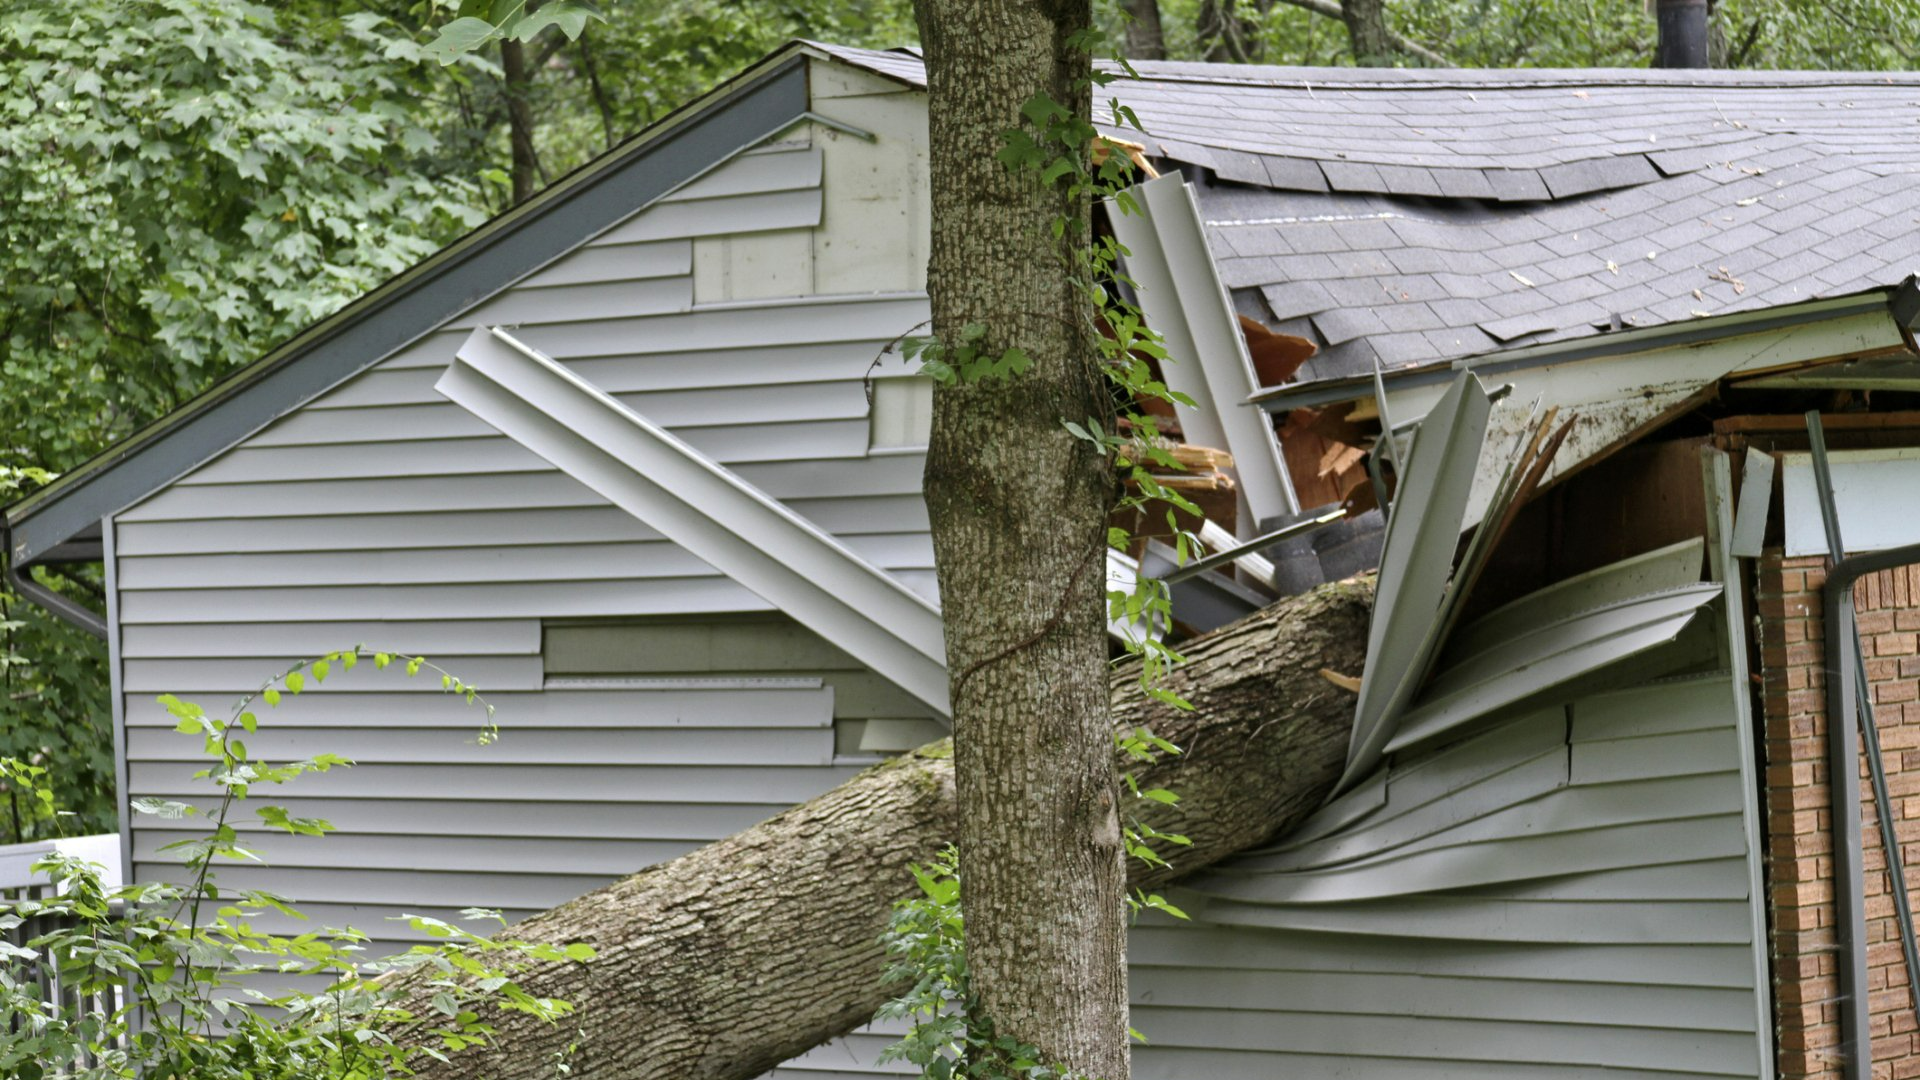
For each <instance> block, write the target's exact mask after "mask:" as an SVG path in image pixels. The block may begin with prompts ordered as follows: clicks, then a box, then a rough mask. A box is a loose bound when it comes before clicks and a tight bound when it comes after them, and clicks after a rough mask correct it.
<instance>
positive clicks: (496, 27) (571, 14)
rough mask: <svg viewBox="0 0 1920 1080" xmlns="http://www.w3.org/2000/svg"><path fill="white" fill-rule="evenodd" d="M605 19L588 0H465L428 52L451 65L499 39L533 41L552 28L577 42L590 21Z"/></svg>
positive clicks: (443, 62) (441, 29)
mask: <svg viewBox="0 0 1920 1080" xmlns="http://www.w3.org/2000/svg"><path fill="white" fill-rule="evenodd" d="M529 8H532V9H533V10H528V9H529ZM604 18H605V16H603V15H601V14H600V9H599V8H596V7H595V6H593V5H592V4H589V3H586V2H585V0H546V2H545V3H529V2H528V0H462V2H461V4H460V8H459V11H458V12H457V13H456V16H455V18H454V19H453V21H451V22H449V23H447V24H446V25H445V26H442V27H441V28H440V33H439V36H437V37H435V38H434V39H433V43H432V44H430V45H428V46H427V55H428V56H431V57H433V58H434V59H435V60H438V61H440V62H441V63H442V64H451V63H453V62H454V61H456V60H458V59H460V58H461V57H462V56H465V55H466V54H468V53H470V52H473V51H475V50H477V49H479V48H482V47H483V46H486V45H489V44H491V43H493V42H495V41H520V42H526V41H532V40H533V39H534V38H536V37H539V36H540V34H541V32H542V31H544V30H548V29H553V30H557V31H559V32H560V33H561V34H564V35H565V36H566V38H567V40H569V41H573V40H576V39H578V38H579V37H580V35H581V34H582V33H584V32H585V31H586V29H587V22H588V20H596V21H598V20H604Z"/></svg>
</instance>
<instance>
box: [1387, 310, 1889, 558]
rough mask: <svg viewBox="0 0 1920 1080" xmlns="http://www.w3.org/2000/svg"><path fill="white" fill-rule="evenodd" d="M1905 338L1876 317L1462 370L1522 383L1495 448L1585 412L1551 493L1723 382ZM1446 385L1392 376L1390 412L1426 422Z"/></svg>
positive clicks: (1399, 419)
mask: <svg viewBox="0 0 1920 1080" xmlns="http://www.w3.org/2000/svg"><path fill="white" fill-rule="evenodd" d="M1903 341H1904V338H1903V337H1902V332H1901V329H1900V326H1899V325H1898V324H1897V323H1896V322H1895V321H1894V319H1893V317H1892V316H1891V315H1890V314H1888V313H1887V312H1886V311H1884V310H1875V311H1868V312H1853V313H1847V314H1842V315H1838V316H1836V317H1834V318H1832V319H1825V320H1822V321H1819V322H1811V323H1805V324H1801V325H1795V326H1786V327H1777V328H1774V329H1769V330H1763V331H1758V332H1754V333H1746V334H1736V336H1730V337H1725V338H1715V339H1712V340H1709V341H1705V342H1699V343H1694V344H1687V345H1673V346H1667V347H1663V348H1656V349H1650V350H1647V351H1645V352H1625V353H1621V354H1619V355H1615V356H1607V357H1596V358H1584V359H1573V360H1567V361H1563V362H1559V363H1548V364H1539V365H1531V366H1526V365H1520V364H1518V363H1516V362H1514V361H1510V360H1507V359H1504V358H1503V355H1502V354H1499V353H1494V354H1491V355H1489V356H1485V357H1481V358H1478V359H1477V360H1474V361H1468V362H1465V363H1461V364H1458V365H1456V366H1457V367H1460V368H1465V369H1466V370H1469V371H1473V372H1474V373H1476V374H1478V375H1479V376H1480V378H1481V379H1482V380H1484V381H1485V382H1486V384H1487V385H1488V386H1489V387H1492V386H1497V385H1499V384H1501V383H1510V384H1512V386H1513V392H1512V393H1511V394H1509V395H1507V397H1506V398H1505V399H1504V400H1503V401H1501V402H1500V403H1499V404H1498V405H1496V406H1495V408H1494V412H1493V420H1492V423H1491V424H1490V426H1489V428H1488V432H1487V437H1488V439H1489V440H1490V441H1492V442H1493V443H1494V444H1495V445H1506V444H1511V443H1512V442H1513V440H1514V439H1515V438H1516V437H1517V436H1518V433H1519V432H1520V430H1521V429H1522V428H1523V427H1524V426H1525V424H1526V422H1527V419H1528V417H1529V415H1530V414H1531V413H1532V411H1533V409H1534V405H1535V402H1538V403H1539V406H1540V407H1541V408H1543V409H1544V408H1550V407H1554V406H1558V407H1559V409H1560V414H1561V415H1562V416H1566V415H1569V414H1578V415H1579V421H1578V422H1577V423H1575V424H1574V425H1573V429H1572V431H1570V432H1569V433H1568V435H1567V440H1566V442H1565V443H1563V444H1562V445H1561V447H1560V450H1559V452H1558V453H1556V454H1555V455H1554V459H1553V463H1552V465H1551V466H1550V467H1549V468H1548V469H1547V472H1546V475H1545V476H1544V477H1542V480H1541V482H1542V485H1543V486H1544V485H1546V484H1551V483H1553V482H1554V481H1555V480H1556V479H1558V478H1559V477H1561V476H1562V475H1565V474H1566V473H1569V472H1572V471H1573V470H1575V469H1577V468H1578V467H1580V466H1581V465H1583V464H1585V463H1587V462H1588V461H1590V460H1592V459H1594V458H1596V457H1599V456H1602V455H1604V454H1606V453H1608V452H1610V451H1612V450H1614V449H1616V448H1618V447H1620V446H1621V445H1624V444H1625V443H1627V442H1630V441H1632V440H1633V439H1634V438H1635V437H1637V436H1638V435H1640V434H1642V433H1644V432H1645V431H1647V430H1649V429H1650V428H1652V427H1653V426H1656V425H1658V424H1659V423H1661V422H1663V421H1664V420H1665V419H1666V418H1667V417H1668V415H1669V414H1670V413H1672V412H1674V411H1676V410H1679V409H1681V408H1684V407H1685V406H1686V405H1687V403H1688V402H1689V401H1691V400H1693V399H1694V398H1695V397H1696V396H1698V395H1700V394H1703V393H1706V392H1708V391H1709V390H1711V389H1712V388H1713V387H1714V386H1715V385H1716V384H1718V383H1719V381H1720V380H1722V379H1725V378H1728V377H1730V376H1738V375H1740V374H1741V373H1743V372H1758V371H1766V370H1769V369H1772V368H1779V367H1784V366H1789V365H1795V364H1806V363H1815V362H1818V361H1821V360H1828V359H1832V358H1834V357H1841V356H1851V355H1858V354H1861V353H1872V352H1879V351H1883V350H1887V349H1894V348H1900V347H1902V344H1903ZM1447 386H1448V384H1447V383H1430V384H1426V385H1416V386H1403V388H1398V389H1397V388H1396V387H1395V386H1394V383H1393V381H1392V380H1391V378H1389V380H1388V382H1387V412H1388V413H1389V414H1390V415H1391V416H1392V417H1393V419H1394V422H1395V423H1399V424H1404V423H1406V422H1407V421H1408V420H1412V419H1415V418H1417V417H1421V416H1424V415H1426V414H1427V412H1429V411H1430V410H1431V409H1432V408H1433V406H1434V403H1435V402H1437V401H1439V400H1440V396H1441V395H1442V394H1443V393H1445V392H1446V390H1447ZM1502 466H1503V462H1501V461H1499V460H1498V459H1497V458H1495V457H1491V456H1490V457H1489V458H1488V459H1487V460H1484V461H1482V462H1481V463H1480V472H1479V475H1477V476H1476V477H1475V478H1474V491H1473V498H1472V499H1471V500H1470V501H1469V502H1468V504H1467V513H1466V520H1465V521H1464V522H1463V523H1462V526H1463V527H1465V526H1469V525H1473V524H1476V523H1478V522H1479V520H1480V518H1481V516H1482V515H1483V514H1484V513H1485V512H1486V508H1487V502H1488V500H1489V499H1490V498H1491V497H1492V495H1493V491H1494V488H1495V487H1496V486H1497V484H1498V481H1499V471H1500V469H1501V468H1502ZM1821 550H1825V548H1824V546H1823V547H1822V549H1821Z"/></svg>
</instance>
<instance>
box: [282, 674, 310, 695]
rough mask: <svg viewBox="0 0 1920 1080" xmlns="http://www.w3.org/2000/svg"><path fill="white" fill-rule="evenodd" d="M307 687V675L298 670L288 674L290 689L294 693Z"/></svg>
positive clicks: (288, 686) (288, 687)
mask: <svg viewBox="0 0 1920 1080" xmlns="http://www.w3.org/2000/svg"><path fill="white" fill-rule="evenodd" d="M306 687H307V677H306V676H305V675H302V674H300V673H299V672H297V671H295V672H292V673H290V674H288V675H287V689H288V690H291V691H293V692H294V693H296V694H298V693H299V692H300V691H302V690H304V689H306Z"/></svg>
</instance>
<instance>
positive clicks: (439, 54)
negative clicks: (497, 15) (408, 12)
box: [424, 16, 500, 65]
mask: <svg viewBox="0 0 1920 1080" xmlns="http://www.w3.org/2000/svg"><path fill="white" fill-rule="evenodd" d="M499 36H500V30H499V28H498V27H496V26H494V25H493V24H492V23H490V22H488V21H487V20H485V19H476V18H473V17H472V16H467V17H465V18H459V19H455V20H453V21H452V22H450V23H448V24H447V25H445V26H443V27H441V28H440V35H439V36H438V37H436V38H434V39H433V41H432V42H431V43H429V44H428V45H427V47H426V49H425V50H424V52H425V54H426V57H427V59H429V60H435V61H438V62H439V63H441V64H442V65H445V64H451V63H453V62H454V61H455V60H458V59H460V58H461V57H462V56H465V55H466V54H468V53H470V52H472V51H474V50H475V49H478V48H479V47H480V46H482V45H485V44H487V43H488V42H490V41H492V40H493V39H494V38H497V37H499Z"/></svg>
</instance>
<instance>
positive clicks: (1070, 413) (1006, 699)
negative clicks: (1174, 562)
mask: <svg viewBox="0 0 1920 1080" xmlns="http://www.w3.org/2000/svg"><path fill="white" fill-rule="evenodd" d="M914 12H915V14H916V16H917V17H918V21H919V24H920V40H921V43H922V45H923V46H924V48H925V50H926V65H927V112H928V115H929V118H930V121H929V123H930V126H929V132H928V134H929V139H928V144H929V146H930V147H931V148H932V149H931V151H930V153H929V157H928V166H929V173H930V177H931V187H932V190H933V219H932V239H933V246H932V249H931V251H930V254H929V258H928V263H927V292H928V293H929V294H930V296H931V299H932V308H933V330H934V333H935V335H936V336H937V337H938V338H939V339H940V340H941V341H942V342H946V343H950V344H951V345H953V346H958V345H959V344H960V343H961V342H963V341H965V340H966V334H967V332H968V328H969V327H983V328H985V335H984V337H982V338H981V340H980V343H979V344H980V346H982V347H984V348H985V349H987V350H988V351H989V352H998V351H1000V350H1003V349H1007V348H1010V347H1014V348H1019V349H1021V350H1022V351H1023V352H1024V353H1025V354H1026V355H1027V356H1028V357H1030V358H1031V360H1032V366H1031V367H1030V368H1029V369H1028V370H1026V371H1024V372H1021V373H1017V374H1013V375H1010V376H1007V377H1001V378H985V379H972V380H968V379H964V378H963V379H960V380H958V381H955V382H952V383H949V384H945V385H941V386H939V387H938V388H937V389H935V391H934V396H933V433H932V437H931V438H930V440H929V445H928V449H927V468H926V484H925V490H926V498H927V513H928V517H929V520H930V522H931V525H932V533H933V551H934V566H935V567H936V568H937V570H938V572H939V579H940V609H941V616H942V621H943V622H944V624H945V627H946V645H947V671H948V672H949V678H950V686H951V697H952V702H953V746H954V777H955V782H956V784H957V787H958V792H959V798H960V874H961V879H962V880H963V881H964V882H965V884H964V887H963V888H962V889H961V894H960V909H961V912H962V914H963V916H964V917H965V920H966V932H965V938H966V953H967V974H968V980H969V981H968V988H969V990H970V991H971V993H972V995H973V997H974V1006H975V1007H974V1011H973V1013H972V1015H971V1016H970V1018H969V1022H970V1024H972V1026H973V1027H974V1030H975V1032H976V1033H980V1032H982V1031H984V1030H986V1029H987V1026H988V1025H990V1029H991V1032H992V1034H993V1035H994V1036H995V1037H1006V1036H1012V1037H1014V1038H1016V1039H1018V1040H1020V1041H1021V1042H1023V1043H1027V1044H1030V1045H1033V1046H1036V1047H1038V1048H1039V1052H1040V1054H1041V1056H1042V1057H1043V1058H1044V1060H1046V1061H1048V1062H1050V1063H1052V1064H1055V1065H1059V1066H1063V1067H1065V1068H1066V1069H1067V1070H1069V1071H1071V1072H1075V1073H1078V1074H1081V1075H1085V1076H1098V1077H1102V1078H1104V1080H1127V1075H1128V1071H1127V1051H1128V1046H1127V966H1126V908H1125V905H1124V903H1123V897H1124V895H1125V889H1126V866H1125V863H1124V860H1125V849H1124V846H1123V845H1122V843H1121V834H1120V820H1119V812H1118V803H1119V787H1118V783H1117V780H1116V777H1115V774H1114V770H1113V733H1112V728H1111V727H1110V726H1109V723H1108V717H1107V709H1108V698H1109V694H1108V690H1107V677H1108V667H1107V631H1106V606H1107V604H1106V573H1105V570H1106V552H1107V515H1108V512H1109V510H1110V508H1111V507H1112V505H1113V501H1114V497H1115V495H1116V493H1117V488H1116V484H1115V479H1114V474H1113V469H1112V467H1111V465H1110V464H1109V462H1108V461H1107V460H1106V458H1105V456H1104V455H1103V454H1101V453H1100V452H1099V451H1098V450H1096V449H1095V448H1094V447H1093V446H1091V445H1090V444H1089V443H1087V442H1086V441H1084V440H1081V439H1077V438H1075V437H1074V436H1072V435H1071V434H1069V433H1068V432H1067V430H1066V428H1065V427H1064V426H1063V425H1062V421H1065V420H1076V421H1080V422H1082V423H1085V422H1087V418H1088V417H1100V418H1102V423H1101V427H1102V428H1107V429H1110V428H1112V427H1113V426H1114V425H1113V423H1112V421H1111V419H1110V417H1111V414H1112V412H1113V405H1112V396H1111V394H1110V392H1109V389H1108V385H1107V381H1106V378H1105V376H1104V375H1103V374H1102V373H1101V370H1100V363H1099V359H1098V357H1099V352H1098V346H1097V340H1098V339H1097V338H1096V336H1095V331H1094V320H1093V318H1092V311H1091V310H1090V307H1089V303H1088V301H1087V299H1086V296H1085V294H1084V292H1082V290H1081V287H1080V285H1079V284H1078V283H1077V281H1076V280H1075V277H1076V274H1075V272H1074V268H1075V266H1076V265H1077V264H1076V263H1075V261H1074V260H1075V258H1076V254H1080V257H1081V258H1082V260H1083V261H1084V254H1083V253H1084V251H1085V249H1086V246H1087V244H1088V242H1089V239H1090V233H1091V227H1090V224H1089V221H1090V205H1089V202H1088V200H1087V199H1086V198H1085V197H1084V196H1078V195H1069V194H1067V193H1065V192H1064V190H1063V189H1062V187H1061V186H1060V185H1057V184H1048V183H1044V182H1043V181H1042V180H1041V177H1040V172H1039V170H1038V169H1035V168H1011V169H1010V168H1008V167H1007V166H1006V165H1005V164H1003V163H1002V162H1001V160H1000V158H999V156H998V155H999V151H1000V150H1001V149H1002V147H1003V146H1004V145H1005V133H1006V132H1007V131H1008V130H1009V129H1012V128H1016V127H1022V126H1026V125H1027V122H1026V121H1024V120H1023V119H1022V109H1023V107H1024V106H1026V105H1027V103H1028V102H1029V101H1031V100H1033V99H1034V98H1036V97H1044V98H1046V99H1048V100H1050V101H1052V102H1053V103H1055V104H1056V105H1057V106H1058V107H1059V108H1062V109H1065V110H1066V111H1067V112H1069V113H1070V114H1071V115H1073V116H1076V117H1079V118H1081V119H1082V120H1085V119H1086V118H1087V117H1088V115H1089V111H1090V106H1091V94H1090V92H1089V91H1090V86H1091V83H1090V80H1091V77H1092V73H1093V62H1092V56H1091V55H1090V54H1089V53H1088V51H1087V48H1086V46H1085V45H1084V44H1083V43H1081V42H1080V41H1078V40H1077V38H1076V35H1078V34H1080V33H1082V32H1084V31H1085V30H1086V29H1087V28H1088V27H1089V26H1090V25H1091V24H1092V17H1093V12H1092V5H1091V4H1090V2H1089V0H917V2H916V3H915V4H914ZM1043 145H1044V143H1043ZM1085 150H1086V148H1085V147H1082V146H1072V147H1059V146H1049V147H1047V149H1046V152H1047V154H1048V155H1049V156H1052V155H1057V154H1062V153H1084V152H1085ZM1062 226H1064V232H1063V231H1062V228H1061V227H1062ZM1055 237H1062V239H1059V240H1056V239H1055ZM1063 246H1064V247H1065V249H1066V250H1064V251H1063V250H1062V249H1063ZM1063 263H1064V266H1065V272H1063Z"/></svg>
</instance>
